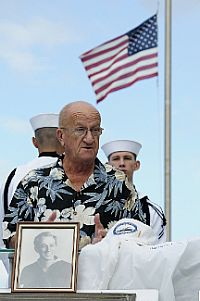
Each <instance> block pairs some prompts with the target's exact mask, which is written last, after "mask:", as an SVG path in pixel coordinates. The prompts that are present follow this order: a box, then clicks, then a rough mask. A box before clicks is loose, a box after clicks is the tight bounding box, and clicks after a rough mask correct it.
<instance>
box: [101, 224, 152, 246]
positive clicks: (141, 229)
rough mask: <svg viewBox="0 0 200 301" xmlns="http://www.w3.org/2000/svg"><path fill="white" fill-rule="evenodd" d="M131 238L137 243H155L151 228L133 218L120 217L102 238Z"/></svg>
mask: <svg viewBox="0 0 200 301" xmlns="http://www.w3.org/2000/svg"><path fill="white" fill-rule="evenodd" d="M112 237H113V238H115V239H119V240H121V239H133V240H135V241H136V242H137V243H141V244H145V245H153V244H155V243H156V240H157V238H156V236H155V233H154V231H153V229H152V228H151V227H150V226H148V225H146V224H144V223H142V222H140V221H138V220H136V219H133V218H122V219H120V220H119V221H118V222H117V223H116V224H115V225H114V226H113V227H112V228H111V229H109V230H108V233H107V235H106V237H105V238H104V239H108V240H110V239H111V238H112Z"/></svg>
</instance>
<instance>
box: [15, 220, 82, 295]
mask: <svg viewBox="0 0 200 301" xmlns="http://www.w3.org/2000/svg"><path fill="white" fill-rule="evenodd" d="M79 231H80V227H79V223H67V222H66V223H63V222H19V223H18V224H17V230H16V246H15V253H14V261H13V269H12V281H11V292H65V293H66V292H69V293H72V292H75V291H76V284H77V270H78V247H79Z"/></svg>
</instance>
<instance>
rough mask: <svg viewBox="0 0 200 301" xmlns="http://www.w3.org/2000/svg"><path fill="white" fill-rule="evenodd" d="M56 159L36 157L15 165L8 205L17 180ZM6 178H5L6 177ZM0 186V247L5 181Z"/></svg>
mask: <svg viewBox="0 0 200 301" xmlns="http://www.w3.org/2000/svg"><path fill="white" fill-rule="evenodd" d="M57 160H58V158H57V157H49V156H47V157H46V156H44V157H37V158H35V159H34V160H32V161H30V162H28V163H27V164H24V165H20V166H18V167H17V169H16V172H15V175H14V177H13V178H12V180H11V182H10V185H9V189H8V205H9V204H10V202H11V200H12V197H13V195H14V192H15V190H16V188H17V186H18V184H19V182H20V181H21V180H22V179H23V178H24V177H25V176H26V175H27V173H28V172H29V171H31V170H33V169H35V168H40V167H44V166H47V165H50V164H52V163H54V162H56V161H57ZM6 180H7V178H6ZM6 180H5V182H4V184H3V185H2V186H1V188H0V225H1V227H0V248H2V247H4V244H3V241H2V237H3V230H2V222H3V219H4V205H3V203H4V199H3V193H4V188H5V183H6Z"/></svg>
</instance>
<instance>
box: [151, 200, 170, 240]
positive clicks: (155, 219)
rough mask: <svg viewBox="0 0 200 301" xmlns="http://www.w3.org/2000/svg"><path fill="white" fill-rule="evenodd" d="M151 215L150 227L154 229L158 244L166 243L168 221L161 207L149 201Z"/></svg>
mask: <svg viewBox="0 0 200 301" xmlns="http://www.w3.org/2000/svg"><path fill="white" fill-rule="evenodd" d="M148 203H149V213H150V226H151V228H152V229H153V231H154V233H155V235H156V237H157V243H158V244H159V243H163V242H166V219H165V215H164V212H163V210H162V208H161V207H160V206H158V205H157V204H155V203H153V202H151V201H150V200H148Z"/></svg>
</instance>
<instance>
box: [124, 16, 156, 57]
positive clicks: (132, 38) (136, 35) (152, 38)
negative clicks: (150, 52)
mask: <svg viewBox="0 0 200 301" xmlns="http://www.w3.org/2000/svg"><path fill="white" fill-rule="evenodd" d="M127 35H128V37H129V45H128V55H133V54H135V53H137V52H138V50H139V51H142V50H144V49H150V48H153V47H156V46H157V18H156V15H155V16H153V17H152V18H150V19H149V20H147V22H145V23H143V24H141V25H140V26H138V27H137V28H135V29H134V30H132V31H130V32H129V33H128V34H127Z"/></svg>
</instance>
